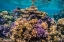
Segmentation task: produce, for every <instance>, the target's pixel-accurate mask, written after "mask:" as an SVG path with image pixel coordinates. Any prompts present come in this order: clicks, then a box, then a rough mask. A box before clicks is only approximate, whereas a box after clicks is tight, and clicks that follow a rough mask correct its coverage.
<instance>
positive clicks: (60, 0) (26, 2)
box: [0, 0, 64, 15]
mask: <svg viewBox="0 0 64 42" xmlns="http://www.w3.org/2000/svg"><path fill="white" fill-rule="evenodd" d="M31 4H32V2H31V0H0V10H8V11H11V10H13V9H15V8H16V7H17V6H19V7H20V8H26V7H30V6H31ZM35 6H36V7H37V8H38V10H40V11H45V12H47V13H49V14H50V15H52V14H54V13H57V12H59V10H61V9H63V7H64V0H48V1H47V0H36V1H35Z"/></svg>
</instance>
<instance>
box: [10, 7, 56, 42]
mask: <svg viewBox="0 0 64 42" xmlns="http://www.w3.org/2000/svg"><path fill="white" fill-rule="evenodd" d="M22 12H24V14H22V15H21V16H20V18H18V19H17V20H16V21H15V22H14V23H13V25H12V29H11V30H10V32H11V36H10V38H11V39H12V40H13V41H14V42H16V41H17V39H19V42H20V40H21V41H23V42H43V40H44V41H47V40H48V36H50V35H55V34H57V31H56V26H55V25H54V24H55V23H54V22H53V20H52V18H50V17H48V16H47V14H46V13H45V12H40V11H38V10H37V8H36V7H35V6H31V7H30V8H27V9H25V10H22ZM52 24H53V25H52ZM50 27H51V28H50ZM49 29H50V31H51V30H53V31H51V32H50V35H49V33H48V31H49ZM55 31H56V33H55ZM52 38H53V37H52ZM17 42H18V41H17Z"/></svg>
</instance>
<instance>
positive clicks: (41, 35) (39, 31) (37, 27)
mask: <svg viewBox="0 0 64 42" xmlns="http://www.w3.org/2000/svg"><path fill="white" fill-rule="evenodd" d="M35 30H36V31H37V38H44V37H47V34H46V31H45V30H44V29H43V28H42V27H41V25H40V24H36V25H35Z"/></svg>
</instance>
